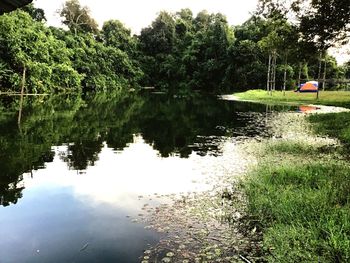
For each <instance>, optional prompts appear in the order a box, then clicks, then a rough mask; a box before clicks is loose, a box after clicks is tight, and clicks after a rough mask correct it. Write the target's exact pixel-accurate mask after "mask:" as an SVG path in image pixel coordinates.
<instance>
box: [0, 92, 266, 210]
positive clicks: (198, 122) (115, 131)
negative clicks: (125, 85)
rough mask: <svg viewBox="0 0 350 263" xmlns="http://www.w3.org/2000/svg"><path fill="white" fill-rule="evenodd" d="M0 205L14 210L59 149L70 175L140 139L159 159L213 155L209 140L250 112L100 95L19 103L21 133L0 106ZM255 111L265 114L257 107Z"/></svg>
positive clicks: (12, 105) (209, 100) (191, 100)
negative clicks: (33, 175)
mask: <svg viewBox="0 0 350 263" xmlns="http://www.w3.org/2000/svg"><path fill="white" fill-rule="evenodd" d="M1 99H2V100H0V108H2V113H1V114H0V149H1V152H0V201H1V204H2V205H9V204H10V203H16V202H17V200H18V198H20V197H21V192H22V190H23V189H24V186H23V185H22V184H21V181H22V176H23V174H24V173H30V172H32V171H33V170H37V169H40V168H43V167H45V163H47V162H51V161H52V160H53V158H54V154H55V153H54V151H53V149H52V146H56V145H66V147H65V148H64V149H65V150H64V151H60V152H59V156H58V157H59V158H61V159H62V160H63V161H65V162H66V163H67V166H68V167H69V169H75V170H84V169H86V168H87V167H88V166H91V165H94V164H95V162H96V161H97V160H98V156H99V153H100V152H101V150H102V148H103V147H104V143H106V144H107V146H108V147H110V148H113V149H115V150H118V151H120V150H122V149H123V148H125V147H126V146H127V145H128V144H129V143H131V142H132V141H133V137H134V136H133V135H134V134H141V135H142V136H143V138H144V140H145V141H146V143H149V144H150V145H152V146H153V147H154V148H155V149H156V150H158V151H159V153H160V155H161V156H162V157H167V156H170V155H172V154H178V155H179V156H181V157H188V156H189V155H190V154H191V152H192V151H196V152H197V153H199V154H200V155H205V154H208V153H211V154H219V153H220V150H219V149H218V143H217V142H216V140H218V138H221V136H231V135H232V134H231V131H232V130H235V128H237V127H243V126H244V125H245V124H244V123H245V122H246V120H240V119H239V118H237V116H236V115H237V112H240V111H247V110H249V109H245V108H241V107H247V106H242V105H241V104H235V103H232V102H231V103H230V102H227V101H218V100H217V99H216V98H215V97H200V96H199V95H198V96H191V97H186V98H174V97H168V96H165V95H144V96H138V95H130V94H119V93H108V94H107V93H100V94H97V95H90V96H89V95H88V96H86V97H85V98H84V99H82V98H81V97H80V96H74V95H66V96H52V97H37V98H26V99H25V101H24V107H23V116H22V122H21V125H20V127H18V124H17V117H16V114H17V112H16V109H17V108H18V102H17V100H15V99H13V98H11V99H10V101H9V100H8V99H4V98H1ZM261 111H264V108H263V107H262V109H261Z"/></svg>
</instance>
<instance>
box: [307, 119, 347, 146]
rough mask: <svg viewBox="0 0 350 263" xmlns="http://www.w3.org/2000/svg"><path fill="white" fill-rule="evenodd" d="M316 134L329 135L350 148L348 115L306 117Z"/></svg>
mask: <svg viewBox="0 0 350 263" xmlns="http://www.w3.org/2000/svg"><path fill="white" fill-rule="evenodd" d="M308 119H309V121H310V122H311V123H313V124H314V127H315V129H316V131H317V132H318V133H321V134H324V135H329V136H332V137H335V138H338V139H339V140H341V141H342V142H343V143H344V144H346V145H347V146H350V113H349V112H341V113H329V114H315V115H310V116H309V117H308Z"/></svg>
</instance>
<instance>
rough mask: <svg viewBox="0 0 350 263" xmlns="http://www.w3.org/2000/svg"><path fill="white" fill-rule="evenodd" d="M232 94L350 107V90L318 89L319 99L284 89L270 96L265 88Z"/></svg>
mask: <svg viewBox="0 0 350 263" xmlns="http://www.w3.org/2000/svg"><path fill="white" fill-rule="evenodd" d="M233 95H234V96H236V97H238V98H240V99H243V100H252V101H261V102H269V103H294V104H321V105H331V106H342V107H350V91H320V94H319V99H318V100H317V99H316V93H299V92H294V91H286V95H285V96H284V95H283V92H281V91H274V92H273V94H272V96H270V95H269V94H268V93H267V91H266V90H249V91H246V92H241V93H234V94H233Z"/></svg>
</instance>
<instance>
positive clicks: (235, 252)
mask: <svg viewBox="0 0 350 263" xmlns="http://www.w3.org/2000/svg"><path fill="white" fill-rule="evenodd" d="M259 122H261V123H263V122H264V125H265V127H267V132H266V133H265V135H266V137H265V136H262V137H258V138H257V137H255V138H250V139H248V138H247V137H244V138H243V137H242V138H241V139H239V140H237V139H234V140H233V141H231V142H228V141H226V144H222V145H221V146H220V147H223V148H225V147H226V148H225V151H223V152H225V153H226V156H225V155H224V156H222V157H221V163H220V164H217V163H215V161H214V162H213V163H207V164H205V165H206V166H205V167H202V168H203V169H202V170H203V171H205V172H204V173H203V182H197V181H196V182H193V184H200V183H203V184H206V185H207V186H211V187H209V189H210V190H204V191H197V192H196V191H194V192H188V193H180V194H167V195H160V194H157V193H155V194H154V195H153V196H149V197H148V198H149V199H152V198H157V200H158V201H159V202H160V203H161V204H160V205H158V206H153V205H150V204H148V203H145V204H144V206H143V207H142V213H140V214H139V216H138V218H137V219H136V222H142V223H144V224H145V225H146V226H145V228H146V229H151V230H155V231H157V232H159V233H163V234H164V235H163V236H162V238H161V240H160V241H159V242H158V244H157V245H155V246H153V247H150V248H149V249H147V250H145V251H144V254H143V256H142V257H140V259H141V262H144V263H145V262H183V263H186V262H266V253H267V252H266V250H264V249H263V233H262V231H263V226H262V225H261V223H260V221H259V220H258V219H257V218H256V217H252V216H251V215H250V214H248V212H247V211H248V209H247V207H248V204H247V200H246V196H245V195H244V193H243V190H242V188H241V186H242V184H241V183H240V182H241V178H242V176H244V175H246V174H247V173H248V171H250V170H251V169H254V168H255V167H256V166H257V164H259V163H262V161H264V162H265V161H268V162H269V163H275V162H279V161H282V160H283V161H286V158H296V159H298V160H299V159H300V158H298V154H299V153H300V152H302V153H305V154H312V153H314V152H315V149H316V148H317V149H321V151H317V152H321V153H322V152H325V153H329V152H334V151H335V150H334V149H333V148H337V147H338V143H337V141H335V140H333V139H329V138H327V137H318V136H314V135H313V133H312V129H311V126H310V125H309V124H308V122H307V121H306V120H305V116H304V115H303V114H297V113H291V112H287V113H286V112H284V113H276V112H271V113H270V114H266V115H261V116H259V120H258V123H259ZM252 125H253V124H252ZM285 142H288V144H286V143H285ZM286 147H287V148H286ZM323 149H324V151H323ZM274 151H276V154H275V155H273V158H272V157H271V156H272V155H271V154H267V153H270V152H274ZM277 152H278V153H277ZM293 152H295V155H292V156H291V155H290V153H293ZM287 153H288V154H287ZM267 158H271V160H267ZM208 160H209V159H208ZM208 160H207V161H208ZM134 220H135V219H134Z"/></svg>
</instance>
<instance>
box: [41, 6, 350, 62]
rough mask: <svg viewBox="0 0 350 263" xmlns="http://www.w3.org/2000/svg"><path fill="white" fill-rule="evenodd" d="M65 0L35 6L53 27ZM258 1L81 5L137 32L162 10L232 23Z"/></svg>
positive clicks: (339, 54)
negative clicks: (211, 15)
mask: <svg viewBox="0 0 350 263" xmlns="http://www.w3.org/2000/svg"><path fill="white" fill-rule="evenodd" d="M64 2H65V0H34V4H35V6H36V7H40V8H42V9H44V10H45V14H46V18H47V20H48V21H47V22H48V24H49V25H52V26H60V24H61V23H60V18H59V16H58V14H57V10H58V9H60V8H61V7H62V4H63V3H64ZM257 2H258V0H147V1H144V0H126V1H121V0H98V1H96V0H80V3H81V5H82V6H88V7H89V8H90V10H91V15H92V17H93V18H94V19H95V20H96V21H97V22H98V24H99V26H100V27H102V25H103V22H105V21H107V20H110V19H118V20H120V21H121V22H123V23H124V24H125V25H126V27H128V28H130V29H131V30H132V32H133V33H136V34H138V33H139V32H140V31H141V29H142V28H145V27H147V26H149V25H150V24H151V22H152V21H153V20H154V19H155V18H156V16H157V13H158V12H159V11H161V10H166V11H170V12H176V11H179V10H181V9H182V8H190V9H191V10H192V12H193V14H194V16H195V15H197V13H198V12H200V11H202V10H207V11H208V12H210V13H218V12H220V13H222V14H224V15H226V17H227V20H228V22H229V24H230V25H239V24H242V23H243V22H245V21H246V20H247V19H248V18H249V17H250V16H251V13H252V12H253V11H254V10H255V7H256V5H257ZM330 53H331V54H332V55H333V56H335V57H336V59H337V61H338V63H340V64H341V63H344V62H345V61H348V60H349V59H350V54H349V53H350V51H349V47H347V49H345V48H342V49H340V50H331V51H330Z"/></svg>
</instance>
